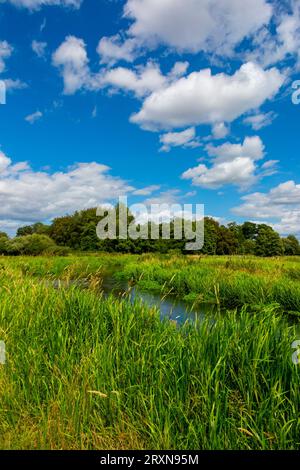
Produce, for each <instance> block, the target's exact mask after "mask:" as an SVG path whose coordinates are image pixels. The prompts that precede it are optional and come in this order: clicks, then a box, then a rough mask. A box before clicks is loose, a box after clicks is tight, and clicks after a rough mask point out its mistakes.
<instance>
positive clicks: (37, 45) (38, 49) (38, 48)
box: [31, 39, 47, 58]
mask: <svg viewBox="0 0 300 470" xmlns="http://www.w3.org/2000/svg"><path fill="white" fill-rule="evenodd" d="M46 47H47V43H46V42H42V41H36V40H35V39H34V40H33V41H32V43H31V48H32V50H33V52H35V53H36V55H37V56H38V57H39V58H41V57H44V55H45V51H46Z"/></svg>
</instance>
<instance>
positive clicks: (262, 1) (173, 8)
mask: <svg viewBox="0 0 300 470" xmlns="http://www.w3.org/2000/svg"><path fill="white" fill-rule="evenodd" d="M124 15H125V17H127V18H129V19H130V20H132V21H133V23H132V24H131V26H130V28H129V31H128V35H129V36H131V37H134V38H137V39H138V40H139V41H140V42H141V43H142V44H146V45H147V46H149V47H155V46H157V45H159V44H163V45H166V46H168V47H171V48H174V49H176V50H178V51H180V52H182V51H186V52H194V53H196V52H199V51H205V52H213V53H216V52H217V53H219V54H222V55H224V54H227V55H230V54H232V51H233V50H234V49H235V47H236V46H237V45H238V44H239V43H240V42H241V41H242V40H243V39H244V38H246V37H248V36H250V35H252V34H253V33H255V32H256V31H257V30H258V29H259V28H261V27H262V26H263V25H266V24H268V23H269V21H270V19H271V16H272V7H271V5H270V4H269V3H268V2H267V1H266V0H243V1H242V2H241V1H240V0H222V1H221V2H220V1H219V0H184V1H182V0H164V1H158V0H127V3H126V5H125V8H124Z"/></svg>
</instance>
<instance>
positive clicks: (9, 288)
mask: <svg viewBox="0 0 300 470" xmlns="http://www.w3.org/2000/svg"><path fill="white" fill-rule="evenodd" d="M99 261H100V262H99ZM127 261H128V260H127ZM150 261H151V260H150ZM150 261H149V259H148V260H145V263H144V264H147V263H148V264H150V267H149V269H150V268H151V269H152V266H151V265H152V261H151V262H150ZM24 262H26V263H28V264H29V270H26V271H24V269H22V268H21V267H20V263H24ZM47 262H48V261H47V260H45V265H43V263H42V260H41V259H34V260H31V259H29V258H28V259H27V260H24V259H23V260H20V259H18V260H15V259H12V260H7V261H5V263H4V262H3V263H4V264H5V265H4V267H3V269H2V270H1V272H0V340H4V341H5V344H6V356H7V362H6V364H5V365H0V448H1V449H20V448H21V449H134V448H138V449H297V448H299V446H300V441H299V436H300V420H299V404H300V369H299V368H298V367H297V366H295V365H294V364H293V362H292V350H291V344H292V342H293V341H294V340H295V339H297V334H298V333H297V326H296V325H293V324H289V323H288V321H287V318H286V317H285V316H283V315H281V314H280V312H279V311H278V308H277V307H276V306H271V305H269V306H267V305H266V306H260V307H259V309H257V311H255V310H253V309H252V310H251V312H249V309H248V308H247V307H243V308H242V309H241V311H239V312H237V311H235V310H233V311H229V312H226V313H225V312H224V313H222V314H220V315H218V316H217V317H215V319H214V321H213V320H212V319H211V318H207V319H206V320H205V321H201V322H200V321H199V322H196V323H195V324H193V325H192V324H185V325H184V326H183V327H181V328H178V327H177V326H176V325H175V324H174V323H172V322H169V321H163V322H161V321H160V319H159V313H158V311H157V310H155V309H153V308H152V309H150V308H148V307H147V306H145V305H144V304H142V303H140V302H135V303H134V304H133V305H132V304H130V302H128V300H127V299H124V300H118V299H116V298H113V297H109V298H107V299H104V298H101V297H99V294H96V293H95V292H94V291H93V290H82V289H80V288H79V287H76V286H74V285H73V286H71V287H68V288H63V287H62V288H60V289H58V290H57V289H56V290H55V289H54V288H53V287H52V286H51V284H49V283H48V284H47V283H45V282H40V279H39V277H38V276H37V274H36V275H35V276H32V275H28V272H30V271H32V270H33V271H34V270H36V269H38V270H39V273H40V274H39V275H41V273H42V275H43V272H44V271H45V270H46V271H47V272H49V275H51V276H52V275H53V273H54V268H53V266H52V268H51V269H50V268H49V265H47ZM53 262H54V264H55V265H56V266H55V270H57V269H58V266H59V270H60V273H64V270H65V268H66V265H65V264H66V262H65V261H64V260H61V259H59V260H53ZM80 262H81V261H80V260H79V261H78V263H79V264H80ZM168 262H169V260H164V263H168ZM176 262H177V263H178V264H179V265H180V263H182V262H183V261H179V260H177V261H176ZM184 262H185V261H184ZM49 263H50V262H49ZM101 263H102V266H103V264H105V263H104V262H103V261H101V260H100V259H98V263H96V262H95V269H96V264H97V270H98V269H99V264H100V265H101ZM193 263H194V262H192V265H191V266H189V264H188V263H187V265H186V267H185V269H186V270H187V272H185V274H187V273H188V272H189V270H191V272H190V276H182V278H180V281H179V280H178V277H177V278H176V276H175V277H174V279H173V281H172V282H174V283H177V284H176V286H178V289H182V292H186V291H188V289H189V286H190V285H191V284H190V283H192V282H194V281H193V280H192V276H193V273H194V271H193V270H194V269H195V266H196V265H197V263H195V266H194V264H193ZM201 263H202V260H201ZM204 263H205V261H204ZM33 265H35V267H34V266H33ZM126 266H128V263H127V264H126ZM171 267H172V264H170V265H169V269H171ZM23 268H24V266H23ZM142 268H143V269H144V268H145V266H142ZM124 269H125V263H124ZM135 269H136V266H135ZM165 269H166V267H165V266H162V267H159V269H158V270H157V273H159V281H160V282H165V281H166V278H165ZM43 270H44V271H43ZM130 270H131V267H130ZM50 271H51V272H50ZM154 274H155V272H154V271H152V275H154ZM172 275H173V274H172ZM205 277H206V275H203V276H202V277H201V276H200V277H199V279H200V280H201V279H202V281H201V282H202V284H201V285H203V286H205V285H207V284H205V282H206V281H205V279H204V278H205ZM219 279H220V278H219ZM239 282H240V283H241V282H242V281H241V279H240V281H239ZM245 282H247V281H245ZM290 282H292V281H290ZM192 285H193V286H197V285H198V284H197V282H195V284H192ZM219 285H220V291H219V295H220V296H221V298H222V297H224V296H225V295H228V296H229V294H226V293H224V287H223V290H222V286H223V284H221V283H220V282H219ZM183 286H184V287H183ZM186 286H188V287H186ZM176 288H177V287H176ZM243 288H245V284H244V285H243ZM259 289H260V285H259V284H258V285H256V284H255V285H254V288H253V291H252V292H251V295H250V294H249V299H250V298H253V299H255V296H256V295H257V292H259ZM230 290H231V288H230ZM279 295H284V293H282V292H281V293H280V292H279V293H278V296H279ZM286 295H287V296H288V294H286ZM250 313H251V314H250Z"/></svg>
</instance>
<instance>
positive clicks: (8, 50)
mask: <svg viewBox="0 0 300 470" xmlns="http://www.w3.org/2000/svg"><path fill="white" fill-rule="evenodd" d="M12 52H13V47H12V46H11V45H10V44H9V43H8V42H7V41H0V73H2V72H4V70H5V60H6V59H8V58H9V57H10V56H11V54H12Z"/></svg>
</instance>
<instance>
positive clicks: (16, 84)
mask: <svg viewBox="0 0 300 470" xmlns="http://www.w3.org/2000/svg"><path fill="white" fill-rule="evenodd" d="M4 83H5V87H6V91H13V90H23V89H24V88H27V87H28V85H27V84H26V83H24V82H22V81H21V80H19V79H18V78H17V79H16V80H12V79H11V78H7V79H4Z"/></svg>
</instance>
